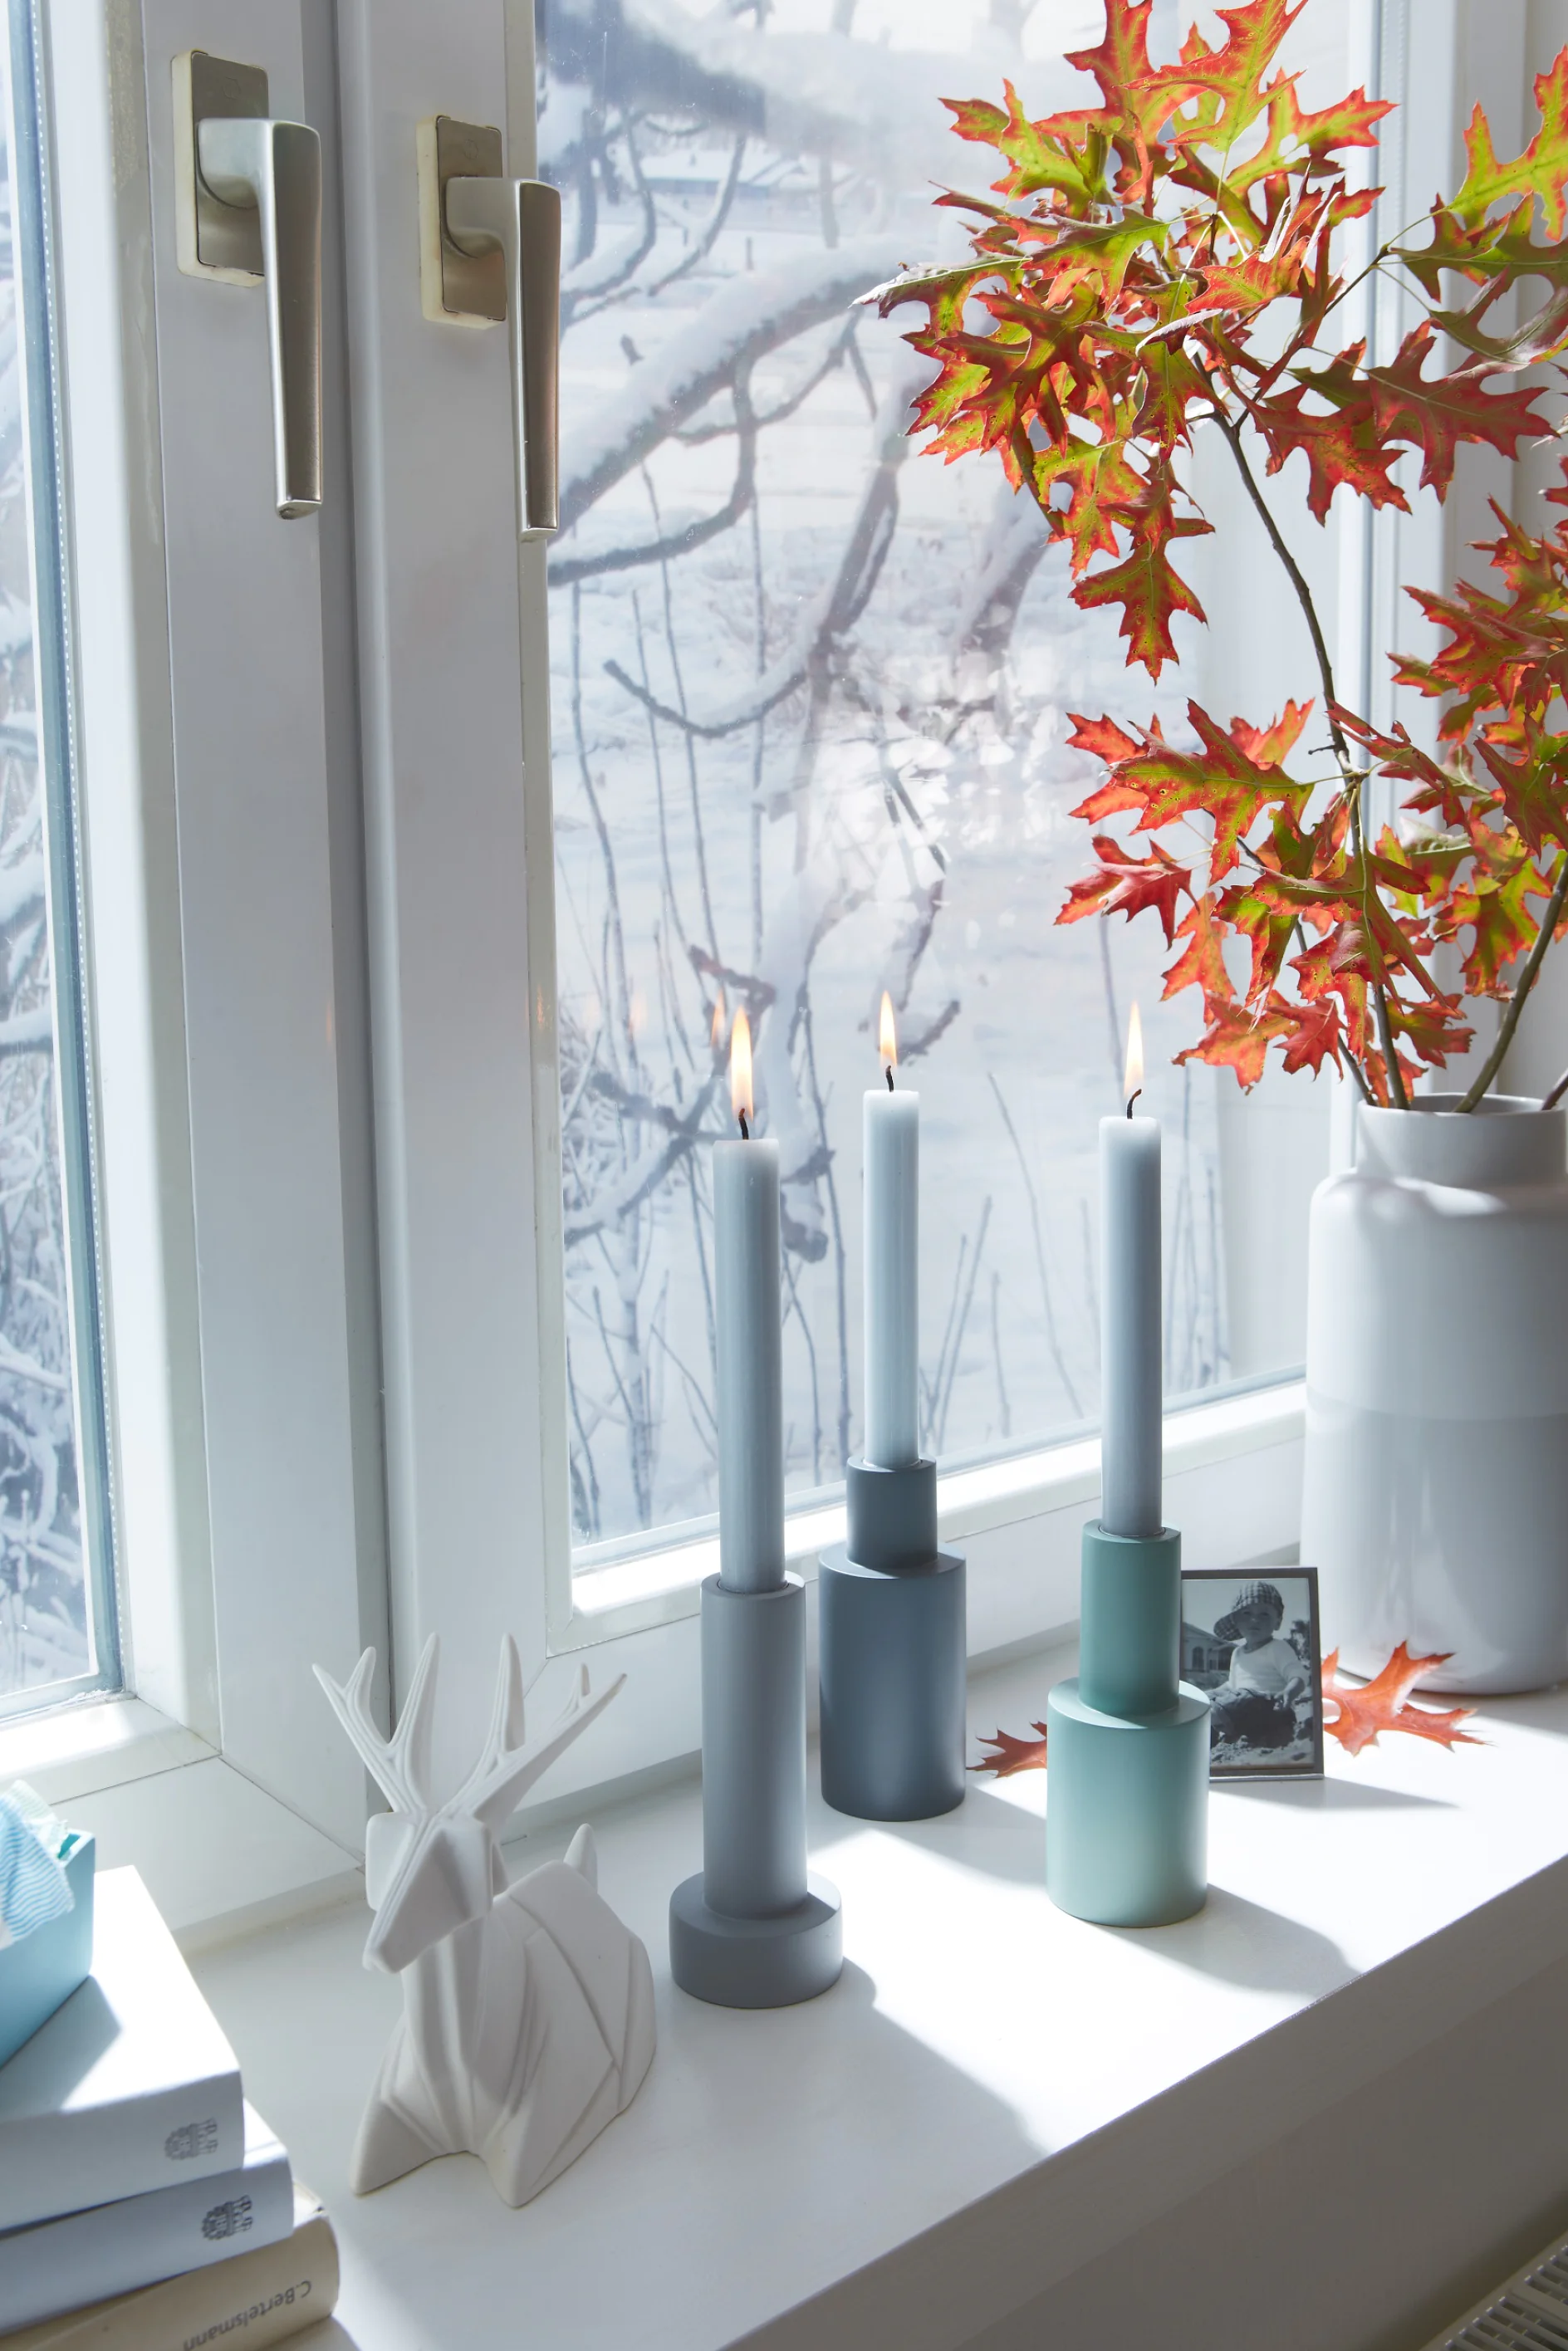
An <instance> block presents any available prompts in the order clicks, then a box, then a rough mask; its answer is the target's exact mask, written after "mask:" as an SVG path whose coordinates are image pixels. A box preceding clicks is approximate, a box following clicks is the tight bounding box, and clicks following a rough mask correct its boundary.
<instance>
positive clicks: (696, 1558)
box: [559, 1380, 1306, 1648]
mask: <svg viewBox="0 0 1568 2351" xmlns="http://www.w3.org/2000/svg"><path fill="white" fill-rule="evenodd" d="M1305 1412H1306V1388H1305V1384H1304V1383H1303V1382H1301V1381H1300V1380H1289V1381H1284V1382H1281V1384H1278V1385H1276V1386H1270V1387H1261V1388H1254V1389H1249V1390H1248V1391H1247V1392H1246V1393H1245V1394H1244V1395H1233V1396H1227V1397H1225V1398H1224V1399H1223V1400H1222V1401H1220V1402H1219V1403H1217V1404H1199V1405H1191V1406H1190V1407H1189V1408H1188V1409H1187V1410H1186V1411H1183V1412H1173V1413H1169V1414H1167V1415H1166V1424H1165V1468H1166V1477H1167V1478H1175V1477H1178V1476H1179V1475H1180V1474H1181V1472H1182V1471H1183V1470H1186V1469H1196V1468H1200V1467H1202V1466H1204V1465H1205V1464H1207V1463H1208V1462H1212V1461H1218V1460H1222V1459H1224V1458H1227V1457H1228V1456H1229V1455H1234V1454H1242V1453H1250V1452H1254V1451H1256V1450H1258V1449H1259V1448H1260V1447H1264V1446H1270V1445H1281V1444H1285V1443H1288V1442H1289V1441H1290V1440H1291V1439H1292V1438H1294V1437H1300V1436H1301V1429H1302V1425H1303V1421H1304V1418H1305ZM1099 1490H1100V1440H1099V1438H1098V1437H1083V1438H1080V1439H1078V1440H1077V1441H1075V1442H1073V1443H1071V1444H1066V1445H1054V1446H1047V1447H1043V1448H1042V1449H1041V1450H1040V1451H1039V1452H1037V1453H1025V1454H1019V1455H1016V1456H1014V1457H1012V1458H1009V1459H1006V1460H1001V1461H993V1462H987V1463H984V1464H982V1465H981V1467H979V1468H975V1469H961V1470H956V1471H955V1472H954V1473H953V1474H952V1475H951V1476H949V1477H945V1478H943V1479H941V1481H940V1483H939V1485H938V1487H937V1520H938V1526H939V1529H940V1532H941V1536H942V1540H943V1541H944V1542H955V1543H960V1542H965V1541H969V1540H970V1539H971V1538H973V1537H974V1536H976V1535H981V1534H988V1533H990V1532H992V1531H994V1530H995V1529H997V1528H998V1527H1006V1526H1015V1525H1017V1524H1018V1523H1019V1521H1020V1520H1026V1519H1032V1518H1041V1517H1044V1516H1046V1515H1047V1514H1048V1513H1049V1512H1051V1511H1053V1510H1071V1509H1073V1508H1076V1507H1078V1506H1079V1505H1081V1504H1082V1503H1084V1502H1087V1501H1090V1500H1092V1499H1093V1498H1094V1496H1095V1495H1097V1494H1098V1492H1099ZM784 1536H785V1543H786V1546H787V1553H788V1562H789V1566H790V1568H792V1569H793V1570H794V1572H795V1573H797V1574H799V1575H802V1576H804V1577H805V1578H806V1580H807V1581H808V1582H811V1581H813V1580H814V1579H815V1576H816V1573H817V1555H818V1553H819V1552H822V1551H824V1550H827V1549H828V1548H829V1547H830V1546H831V1545H832V1544H833V1543H841V1542H842V1541H843V1540H844V1510H843V1505H842V1503H835V1504H833V1505H832V1506H831V1508H829V1509H826V1510H807V1511H800V1512H797V1513H796V1514H795V1515H794V1516H792V1517H790V1518H789V1520H787V1521H786V1524H785V1530H784ZM717 1572H718V1538H717V1536H716V1535H709V1536H705V1537H704V1539H703V1540H702V1541H699V1542H692V1543H682V1544H675V1545H672V1546H669V1547H667V1548H666V1549H664V1550H655V1551H647V1552H639V1553H638V1554H637V1555H636V1556H635V1557H633V1558H631V1559H624V1560H616V1561H614V1562H612V1563H610V1564H607V1565H605V1566H602V1567H595V1568H589V1569H585V1570H583V1571H582V1572H580V1573H578V1574H577V1575H575V1576H574V1577H573V1578H572V1584H571V1603H572V1606H571V1619H570V1625H569V1626H568V1627H567V1629H566V1632H565V1635H564V1638H563V1639H562V1640H561V1642H560V1643H559V1646H561V1647H564V1648H575V1647H579V1646H585V1645H586V1644H588V1643H590V1642H596V1641H602V1640H606V1639H610V1638H612V1637H613V1636H614V1635H618V1634H622V1633H633V1632H640V1631H642V1630H643V1629H644V1628H646V1627H648V1626H651V1625H670V1624H674V1623H675V1622H676V1621H677V1620H678V1619H679V1618H681V1617H683V1616H693V1615H695V1614H696V1610H697V1604H698V1594H699V1592H700V1589H701V1586H702V1583H703V1579H704V1577H705V1576H709V1575H714V1574H716V1573H717Z"/></svg>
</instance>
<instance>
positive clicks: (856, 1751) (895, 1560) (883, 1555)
mask: <svg viewBox="0 0 1568 2351" xmlns="http://www.w3.org/2000/svg"><path fill="white" fill-rule="evenodd" d="M847 1499H848V1505H849V1541H847V1543H844V1544H841V1546H840V1547H839V1548H838V1549H836V1550H833V1551H825V1552H823V1553H822V1558H821V1575H820V1577H819V1579H818V1584H817V1597H818V1604H819V1610H820V1616H819V1624H820V1634H821V1725H822V1729H821V1738H822V1793H823V1795H824V1796H825V1797H826V1799H827V1801H828V1802H829V1803H830V1804H831V1805H832V1807H833V1809H834V1811H835V1812H839V1813H852V1815H853V1816H854V1817H855V1818H856V1819H857V1820H862V1821H924V1820H929V1819H931V1818H932V1817H933V1816H934V1815H935V1814H936V1813H950V1812H952V1811H953V1809H954V1807H955V1806H956V1805H957V1804H961V1803H962V1802H963V1801H964V1677H965V1662H966V1660H965V1650H966V1638H965V1607H964V1561H963V1557H962V1554H961V1553H959V1552H951V1551H942V1550H941V1549H939V1548H938V1545H937V1541H936V1463H935V1462H934V1461H915V1462H912V1463H911V1464H910V1465H909V1466H908V1467H907V1468H902V1469H879V1468H875V1467H874V1466H873V1464H872V1463H870V1462H867V1461H852V1462H851V1463H850V1465H849V1469H848V1488H847Z"/></svg>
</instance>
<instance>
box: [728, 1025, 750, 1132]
mask: <svg viewBox="0 0 1568 2351" xmlns="http://www.w3.org/2000/svg"><path fill="white" fill-rule="evenodd" d="M729 1106H730V1108H731V1110H732V1111H733V1112H734V1113H735V1114H736V1117H737V1119H738V1120H739V1121H740V1131H741V1133H742V1134H746V1135H748V1134H749V1122H750V1120H751V1117H752V1115H753V1113H752V1102H751V1023H750V1021H749V1020H748V1019H747V1017H746V1011H745V1008H744V1007H742V1008H741V1010H740V1011H738V1012H737V1014H736V1016H735V1026H734V1028H733V1029H731V1030H730V1032H729Z"/></svg>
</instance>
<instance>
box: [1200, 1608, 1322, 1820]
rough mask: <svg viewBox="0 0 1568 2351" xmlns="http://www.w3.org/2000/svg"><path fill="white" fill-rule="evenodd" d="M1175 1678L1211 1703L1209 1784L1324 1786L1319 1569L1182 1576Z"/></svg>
mask: <svg viewBox="0 0 1568 2351" xmlns="http://www.w3.org/2000/svg"><path fill="white" fill-rule="evenodd" d="M1181 1677H1182V1679H1183V1681H1184V1682H1192V1683H1193V1684H1194V1685H1195V1686H1196V1687H1197V1688H1198V1689H1201V1690H1207V1692H1208V1695H1209V1698H1210V1699H1211V1701H1212V1703H1213V1713H1212V1715H1211V1717H1210V1729H1209V1762H1208V1769H1209V1776H1210V1778H1211V1779H1216V1780H1229V1779H1235V1778H1239V1777H1242V1776H1244V1775H1250V1774H1257V1773H1262V1774H1266V1775H1268V1776H1270V1777H1272V1778H1289V1779H1297V1780H1312V1779H1322V1770H1323V1672H1322V1649H1321V1646H1320V1643H1319V1639H1318V1572H1317V1569H1316V1568H1315V1567H1270V1568H1266V1569H1263V1570H1261V1571H1258V1570H1251V1571H1249V1570H1248V1569H1246V1568H1242V1569H1239V1570H1238V1569H1235V1568H1222V1569H1216V1568H1199V1569H1197V1570H1196V1571H1195V1572H1194V1573H1191V1574H1187V1573H1185V1572H1184V1573H1183V1575H1182V1580H1181Z"/></svg>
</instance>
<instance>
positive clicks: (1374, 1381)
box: [1301, 1094, 1568, 1692]
mask: <svg viewBox="0 0 1568 2351" xmlns="http://www.w3.org/2000/svg"><path fill="white" fill-rule="evenodd" d="M1457 1103H1458V1096H1457V1095H1452V1094H1432V1095H1427V1096H1425V1097H1422V1098H1421V1099H1420V1100H1419V1102H1418V1104H1417V1106H1416V1108H1414V1109H1412V1110H1409V1111H1395V1110H1374V1109H1370V1108H1366V1107H1362V1108H1361V1109H1360V1110H1358V1112H1357V1114H1356V1142H1355V1160H1354V1166H1353V1168H1352V1169H1351V1170H1350V1172H1349V1173H1348V1174H1344V1175H1332V1176H1330V1177H1329V1178H1328V1180H1327V1181H1326V1182H1325V1183H1323V1184H1322V1185H1320V1186H1319V1187H1318V1190H1317V1192H1316V1194H1315V1195H1314V1196H1313V1201H1312V1241H1311V1252H1310V1266H1309V1276H1308V1306H1307V1436H1306V1459H1305V1483H1304V1491H1303V1495H1302V1505H1301V1557H1302V1559H1303V1560H1306V1561H1309V1562H1312V1563H1313V1564H1315V1565H1316V1566H1317V1567H1318V1569H1319V1571H1320V1589H1321V1593H1322V1622H1323V1637H1324V1641H1325V1644H1326V1646H1330V1647H1333V1646H1336V1645H1337V1646H1338V1647H1339V1649H1340V1652H1341V1656H1342V1658H1343V1662H1344V1664H1345V1665H1346V1666H1348V1667H1350V1668H1351V1669H1352V1670H1353V1671H1354V1672H1356V1673H1361V1674H1371V1673H1375V1671H1376V1670H1377V1669H1378V1668H1379V1667H1381V1666H1382V1665H1383V1664H1384V1663H1385V1661H1386V1659H1387V1657H1388V1655H1389V1652H1390V1651H1391V1650H1392V1649H1393V1648H1394V1646H1396V1643H1397V1642H1400V1641H1406V1642H1408V1644H1409V1646H1410V1648H1411V1651H1412V1653H1413V1654H1416V1655H1419V1654H1422V1653H1426V1654H1427V1655H1432V1654H1436V1653H1437V1652H1440V1651H1447V1652H1448V1653H1449V1657H1448V1664H1447V1665H1446V1666H1444V1667H1441V1668H1440V1669H1437V1670H1435V1671H1434V1672H1433V1673H1431V1674H1430V1675H1428V1676H1427V1680H1426V1685H1425V1686H1426V1687H1428V1688H1430V1689H1443V1690H1448V1689H1452V1690H1469V1691H1477V1692H1486V1691H1503V1690H1524V1689H1539V1688H1542V1687H1545V1686H1547V1685H1548V1684H1550V1683H1552V1682H1556V1681H1560V1680H1562V1679H1563V1677H1564V1676H1568V1173H1565V1166H1564V1144H1565V1125H1568V1121H1565V1116H1564V1113H1563V1111H1561V1110H1552V1111H1542V1110H1539V1109H1538V1108H1537V1107H1536V1106H1535V1104H1534V1103H1533V1102H1524V1101H1519V1100H1515V1099H1511V1098H1510V1097H1507V1096H1495V1097H1490V1098H1489V1099H1488V1100H1487V1101H1486V1102H1484V1103H1483V1104H1482V1105H1481V1107H1480V1108H1479V1109H1478V1110H1476V1111H1472V1112H1468V1113H1462V1112H1460V1111H1458V1108H1457Z"/></svg>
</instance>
